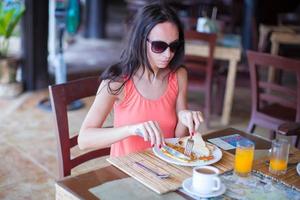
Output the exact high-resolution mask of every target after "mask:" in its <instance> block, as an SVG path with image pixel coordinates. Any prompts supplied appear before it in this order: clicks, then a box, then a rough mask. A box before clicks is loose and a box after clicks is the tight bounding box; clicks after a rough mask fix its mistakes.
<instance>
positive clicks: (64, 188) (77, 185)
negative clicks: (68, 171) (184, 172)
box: [55, 128, 271, 200]
mask: <svg viewBox="0 0 300 200" xmlns="http://www.w3.org/2000/svg"><path fill="white" fill-rule="evenodd" d="M235 133H238V134H240V135H242V136H244V137H247V138H249V139H250V140H252V141H254V142H255V148H256V149H269V148H270V147H271V143H270V142H269V141H267V140H264V139H261V138H259V137H256V136H253V135H250V134H246V133H244V132H242V131H238V130H235V129H232V128H228V129H224V130H220V131H216V132H213V133H210V134H208V135H205V136H204V138H205V139H209V138H215V137H219V136H225V135H231V134H235ZM229 152H230V153H234V150H229ZM126 177H128V175H127V174H125V173H124V172H122V171H120V170H119V169H117V168H116V167H113V166H108V167H105V168H100V169H97V170H94V171H91V172H88V173H85V174H81V175H78V176H75V177H67V178H65V179H63V180H60V181H57V182H56V185H55V187H56V200H65V199H67V200H75V199H76V200H77V199H87V200H96V199H98V198H97V197H95V196H94V195H93V194H92V193H90V192H89V189H90V188H93V187H95V186H97V185H100V184H103V183H105V182H109V181H112V180H116V179H122V178H126ZM177 193H178V194H180V195H181V196H183V197H185V198H186V199H190V198H189V197H188V196H186V195H184V194H183V193H181V192H179V191H178V192H177Z"/></svg>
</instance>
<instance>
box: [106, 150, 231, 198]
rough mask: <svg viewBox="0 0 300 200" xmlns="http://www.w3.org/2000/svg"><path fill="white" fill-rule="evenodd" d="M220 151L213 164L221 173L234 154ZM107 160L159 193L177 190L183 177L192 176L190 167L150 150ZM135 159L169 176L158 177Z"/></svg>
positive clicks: (228, 167)
mask: <svg viewBox="0 0 300 200" xmlns="http://www.w3.org/2000/svg"><path fill="white" fill-rule="evenodd" d="M222 153H223V156H222V159H221V160H220V161H219V162H217V163H215V164H213V166H215V167H217V168H219V169H220V171H221V172H222V173H223V172H225V171H229V170H232V169H233V160H234V156H233V155H232V154H230V153H228V152H225V151H222ZM107 161H108V162H110V163H111V164H112V165H114V166H115V167H117V168H119V169H120V170H122V171H123V172H125V173H127V174H128V175H129V176H131V177H133V178H134V179H136V180H138V181H139V182H141V183H142V184H144V185H145V186H147V187H148V188H150V189H152V190H153V191H155V192H157V193H159V194H163V193H166V192H169V191H175V190H177V189H178V188H179V187H181V184H182V182H183V181H184V180H185V179H187V178H189V177H191V176H192V167H184V166H179V165H174V164H170V163H167V162H165V161H163V160H161V159H160V158H158V157H156V156H155V155H154V154H153V152H152V150H147V151H144V152H140V153H133V154H129V155H127V156H124V157H111V158H108V159H107ZM136 161H137V162H140V163H142V164H144V165H146V166H147V167H149V168H151V169H155V171H157V172H158V173H169V174H170V177H169V178H167V179H160V178H158V177H157V176H155V175H154V174H152V173H150V172H148V171H147V170H144V169H143V168H141V167H139V166H137V165H136V164H135V163H134V162H136Z"/></svg>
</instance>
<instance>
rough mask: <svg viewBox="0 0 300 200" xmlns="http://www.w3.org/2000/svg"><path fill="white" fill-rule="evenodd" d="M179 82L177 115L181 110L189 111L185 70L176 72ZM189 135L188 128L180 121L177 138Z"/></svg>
mask: <svg viewBox="0 0 300 200" xmlns="http://www.w3.org/2000/svg"><path fill="white" fill-rule="evenodd" d="M176 73H177V74H176V75H177V80H178V97H177V101H176V113H177V116H178V113H179V112H180V111H181V110H186V109H187V81H188V78H187V71H186V69H185V68H183V67H182V68H180V69H178V70H177V72H176ZM186 135H188V131H187V128H186V127H185V126H184V125H183V124H182V123H181V122H180V120H178V123H177V126H176V130H175V137H183V136H186Z"/></svg>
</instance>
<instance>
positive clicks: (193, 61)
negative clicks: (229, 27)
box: [184, 31, 217, 127]
mask: <svg viewBox="0 0 300 200" xmlns="http://www.w3.org/2000/svg"><path fill="white" fill-rule="evenodd" d="M185 40H192V41H195V42H199V43H201V42H202V43H205V45H207V46H208V56H207V57H202V56H195V55H185V58H184V65H185V66H186V67H187V70H188V73H189V82H188V83H189V89H190V90H196V91H200V92H203V93H204V95H205V100H204V115H205V122H206V126H207V127H209V125H210V115H211V102H212V93H213V92H212V86H213V74H214V70H213V68H214V67H213V63H214V62H213V61H214V57H213V56H214V50H215V45H216V40H217V36H216V34H209V33H200V32H196V31H185Z"/></svg>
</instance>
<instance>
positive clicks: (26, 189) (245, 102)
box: [0, 88, 250, 199]
mask: <svg viewBox="0 0 300 200" xmlns="http://www.w3.org/2000/svg"><path fill="white" fill-rule="evenodd" d="M235 94H236V96H235V99H234V107H233V115H232V120H231V123H230V126H232V127H235V128H238V129H242V130H244V129H245V127H246V125H247V123H248V118H249V116H250V115H249V111H250V101H249V100H250V98H249V97H250V94H249V91H248V90H246V89H245V88H238V89H236V91H235ZM47 96H48V93H47V90H43V91H37V92H34V93H25V94H23V95H21V96H20V97H18V98H15V99H0V106H1V114H0V120H1V124H0V154H1V155H2V159H1V164H0V199H53V198H54V195H55V191H54V182H55V178H56V177H57V173H58V170H57V162H56V153H57V152H56V138H55V133H54V128H53V121H52V120H53V119H52V114H51V113H50V112H47V111H44V110H41V109H40V108H38V107H37V104H38V102H39V101H40V100H42V99H44V98H45V97H47ZM91 101H92V99H85V100H84V102H85V103H86V105H87V106H86V107H85V108H84V109H81V110H77V111H71V112H70V113H69V116H70V118H71V122H70V127H71V130H73V131H75V130H78V128H79V127H80V124H81V122H82V120H83V118H84V116H85V114H86V112H87V109H88V107H89V105H90V103H91ZM110 117H112V116H110ZM218 120H219V119H218V118H217V117H216V118H215V119H214V120H213V123H212V126H213V128H214V129H218V128H223V127H222V126H221V125H220V123H219V122H218ZM108 121H111V120H108ZM74 153H78V150H76V149H75V151H74ZM106 164H107V163H106V162H105V159H103V158H102V159H98V160H96V161H92V162H90V163H88V164H87V165H85V166H82V167H80V168H79V169H77V170H75V171H74V174H77V173H82V172H83V171H88V170H90V169H91V168H99V167H101V166H103V165H106Z"/></svg>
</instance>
